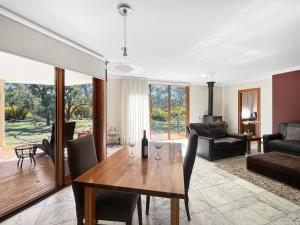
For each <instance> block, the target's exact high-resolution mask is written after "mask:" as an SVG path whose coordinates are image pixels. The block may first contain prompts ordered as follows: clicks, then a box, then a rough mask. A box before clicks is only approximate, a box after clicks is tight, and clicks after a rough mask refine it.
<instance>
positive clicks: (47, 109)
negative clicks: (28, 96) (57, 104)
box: [29, 84, 55, 126]
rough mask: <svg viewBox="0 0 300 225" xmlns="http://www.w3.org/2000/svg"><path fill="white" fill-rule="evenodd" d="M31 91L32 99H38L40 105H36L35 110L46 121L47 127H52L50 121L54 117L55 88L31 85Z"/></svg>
mask: <svg viewBox="0 0 300 225" xmlns="http://www.w3.org/2000/svg"><path fill="white" fill-rule="evenodd" d="M29 90H30V91H31V93H32V95H33V96H32V98H34V97H35V98H38V99H37V100H38V104H35V108H34V110H35V111H36V112H37V114H38V115H39V116H41V117H44V118H45V119H46V125H47V126H50V121H51V119H53V115H54V99H55V95H54V87H53V86H51V85H43V84H30V85H29Z"/></svg>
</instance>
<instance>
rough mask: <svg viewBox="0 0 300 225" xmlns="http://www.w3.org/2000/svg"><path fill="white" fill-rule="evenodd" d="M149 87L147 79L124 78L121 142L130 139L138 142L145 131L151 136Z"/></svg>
mask: <svg viewBox="0 0 300 225" xmlns="http://www.w3.org/2000/svg"><path fill="white" fill-rule="evenodd" d="M148 92H149V86H148V82H147V80H145V79H133V78H124V79H123V80H122V92H121V93H122V96H120V99H122V111H121V113H122V127H121V139H122V140H121V141H122V144H126V143H127V141H128V139H129V138H134V139H135V140H136V141H137V142H139V141H141V140H142V138H143V130H146V131H147V136H148V135H149V97H148Z"/></svg>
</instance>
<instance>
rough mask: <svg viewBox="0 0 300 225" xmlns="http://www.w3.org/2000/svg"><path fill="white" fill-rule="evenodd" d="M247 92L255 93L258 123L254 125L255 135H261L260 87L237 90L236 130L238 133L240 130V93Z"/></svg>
mask: <svg viewBox="0 0 300 225" xmlns="http://www.w3.org/2000/svg"><path fill="white" fill-rule="evenodd" d="M247 92H255V93H256V98H257V101H256V104H257V106H256V107H257V121H258V124H257V126H256V127H255V129H256V131H255V133H256V136H259V137H260V135H261V105H260V104H261V90H260V88H249V89H242V90H238V131H239V133H241V132H242V124H243V123H242V94H243V93H247Z"/></svg>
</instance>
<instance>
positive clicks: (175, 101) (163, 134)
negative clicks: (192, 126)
mask: <svg viewBox="0 0 300 225" xmlns="http://www.w3.org/2000/svg"><path fill="white" fill-rule="evenodd" d="M149 88H150V135H151V139H152V140H159V139H161V140H171V139H172V140H175V139H183V138H185V137H186V128H185V127H186V125H187V123H188V113H189V112H188V105H189V104H188V87H185V86H175V85H164V84H151V85H150V86H149Z"/></svg>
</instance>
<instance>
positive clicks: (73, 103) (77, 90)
mask: <svg viewBox="0 0 300 225" xmlns="http://www.w3.org/2000/svg"><path fill="white" fill-rule="evenodd" d="M91 105H92V85H91V84H82V85H72V86H67V87H65V119H66V120H67V121H70V120H71V118H72V117H73V115H74V114H75V113H76V111H79V110H80V109H84V107H85V106H91ZM79 115H81V114H80V113H79Z"/></svg>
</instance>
